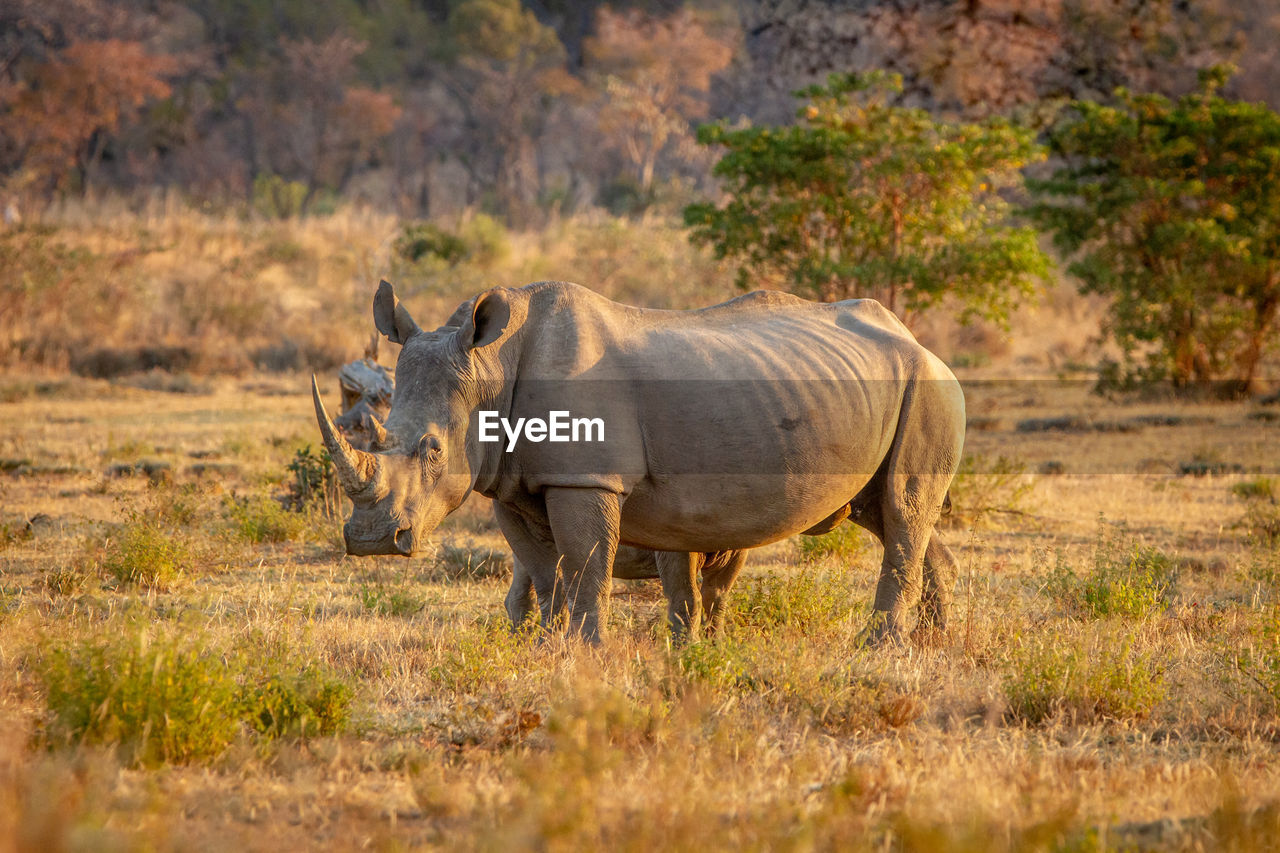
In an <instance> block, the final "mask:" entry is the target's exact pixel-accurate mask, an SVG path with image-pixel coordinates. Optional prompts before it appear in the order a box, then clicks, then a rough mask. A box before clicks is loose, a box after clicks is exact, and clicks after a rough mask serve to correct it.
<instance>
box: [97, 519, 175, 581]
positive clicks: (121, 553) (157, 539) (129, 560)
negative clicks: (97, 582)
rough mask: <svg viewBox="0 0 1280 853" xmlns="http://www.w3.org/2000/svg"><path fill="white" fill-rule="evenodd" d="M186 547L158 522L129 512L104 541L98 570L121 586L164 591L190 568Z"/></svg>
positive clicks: (167, 528)
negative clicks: (127, 516) (112, 533)
mask: <svg viewBox="0 0 1280 853" xmlns="http://www.w3.org/2000/svg"><path fill="white" fill-rule="evenodd" d="M191 563H192V553H191V548H190V546H188V545H187V543H186V541H185V539H184V538H183V537H182V536H181V535H180V534H178V533H176V532H174V531H172V530H170V529H169V527H168V525H166V524H164V523H163V522H162V521H160V520H158V519H156V518H154V517H151V516H149V515H147V514H145V513H143V512H139V511H131V512H130V513H129V520H128V521H127V522H125V523H124V524H123V525H121V526H120V527H119V529H118V530H117V532H116V534H115V535H114V536H112V537H110V538H108V539H107V541H106V542H105V543H104V544H103V550H102V562H101V567H102V571H103V572H105V573H106V574H107V575H109V576H110V577H112V578H114V579H115V581H116V583H118V584H120V585H121V586H142V587H147V588H150V589H164V588H166V587H168V586H170V585H171V584H173V583H174V582H175V581H177V580H178V578H180V577H181V576H182V575H183V574H184V573H185V572H186V571H187V570H189V569H190V568H191Z"/></svg>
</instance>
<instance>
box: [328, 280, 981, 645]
mask: <svg viewBox="0 0 1280 853" xmlns="http://www.w3.org/2000/svg"><path fill="white" fill-rule="evenodd" d="M374 322H375V325H376V326H377V327H378V329H379V331H381V332H382V333H383V334H385V335H386V336H387V337H388V338H389V339H390V340H391V341H392V342H394V343H399V344H402V345H403V349H402V351H401V353H400V360H399V363H398V365H397V368H396V377H397V386H396V390H395V396H394V398H393V400H392V406H391V413H390V415H389V416H388V418H387V422H386V438H385V440H383V441H379V442H377V446H376V447H375V451H376V452H373V453H368V452H360V451H356V450H354V449H352V448H351V447H350V445H349V444H347V443H346V441H345V440H344V439H342V437H341V436H340V435H339V434H338V433H337V431H336V429H335V428H334V427H333V424H332V421H330V420H329V418H328V415H327V414H326V413H325V411H324V407H323V405H322V404H321V402H320V398H319V393H318V390H315V389H314V386H313V391H314V392H315V403H316V413H317V418H318V420H319V422H320V427H321V431H322V433H323V435H324V439H325V444H326V446H327V447H328V449H329V451H330V454H331V455H332V456H333V458H334V464H335V467H336V469H337V472H338V475H339V478H340V480H341V482H342V485H343V488H344V489H345V490H346V491H347V494H348V495H349V496H350V497H351V499H352V502H353V503H354V509H353V511H352V515H351V518H350V519H349V520H348V522H347V524H346V526H345V528H344V531H343V533H344V536H345V539H346V543H347V551H348V553H351V554H405V555H410V554H413V553H414V551H415V550H417V549H418V548H419V547H420V546H421V545H422V544H423V543H425V541H426V538H427V536H428V535H429V534H430V532H431V531H432V530H434V529H435V527H436V526H437V525H438V524H439V523H440V521H441V519H443V518H444V516H445V515H447V514H448V513H449V512H451V511H453V510H454V509H456V508H457V507H458V506H460V505H461V504H462V502H463V501H464V500H465V499H466V497H467V495H468V494H469V493H470V492H471V491H472V490H473V489H474V490H476V491H479V492H480V493H481V494H484V495H487V496H488V497H491V498H493V500H494V502H495V512H496V515H497V518H498V523H499V525H500V526H501V528H502V531H503V533H504V535H505V536H506V538H507V541H508V543H509V544H510V546H511V548H512V551H513V553H514V554H515V557H516V559H517V560H518V561H519V562H520V564H521V565H522V566H523V567H524V570H525V571H527V572H528V574H529V576H530V577H531V578H532V580H533V585H534V588H535V589H536V591H537V594H538V600H539V605H540V607H541V608H542V610H543V617H544V622H545V623H547V624H551V622H552V618H554V617H556V616H558V615H559V611H560V610H561V609H564V610H567V612H568V623H569V627H570V629H571V630H572V631H574V632H576V633H577V634H579V635H581V636H582V637H584V638H586V639H588V640H591V641H595V640H598V638H599V636H600V632H601V628H602V612H603V610H604V608H605V606H606V605H607V601H608V591H609V582H610V577H611V571H612V566H613V562H614V555H615V553H616V551H617V548H618V545H619V543H623V544H628V545H633V546H636V547H641V548H648V549H653V550H663V551H666V552H684V554H683V558H682V564H683V566H682V570H681V571H679V572H675V571H672V572H670V573H669V577H664V578H663V581H664V587H665V588H666V589H667V592H668V596H669V597H670V598H672V600H676V599H679V600H681V601H687V602H689V604H688V605H687V607H688V608H689V609H693V608H694V607H695V606H700V605H697V604H695V603H696V602H698V601H699V598H700V591H698V590H696V589H694V585H693V579H694V576H695V575H696V568H694V566H695V565H696V558H695V557H694V556H693V555H696V554H698V553H711V552H720V551H740V550H742V549H748V548H754V547H757V546H760V545H765V544H768V543H770V542H774V541H777V540H779V539H783V538H786V537H789V536H792V535H795V534H797V533H802V532H811V533H820V532H823V531H825V530H829V529H831V528H833V527H834V526H835V525H837V524H839V523H840V522H841V521H844V520H846V519H847V520H850V521H853V522H855V523H857V524H860V525H861V526H863V527H865V528H867V529H868V530H870V531H871V532H872V533H874V534H875V535H876V536H877V537H878V538H879V539H880V540H881V542H883V543H884V546H885V547H884V557H883V559H882V562H881V570H880V579H879V582H878V585H877V588H876V596H875V603H874V611H873V614H872V617H871V619H870V622H869V623H868V625H867V627H866V628H865V629H864V631H863V633H862V635H861V637H860V641H861V642H867V643H876V642H880V641H882V640H884V639H886V638H893V639H897V638H899V637H900V636H901V634H902V633H903V631H904V630H905V629H906V627H907V620H908V618H909V616H910V614H911V612H912V611H913V610H914V608H915V607H916V605H917V604H922V607H921V620H920V625H919V630H931V629H943V628H945V625H946V618H947V610H948V606H949V603H950V599H951V595H952V589H951V587H952V585H953V584H954V580H955V573H956V564H955V560H954V559H953V558H952V556H951V554H950V552H949V551H948V549H947V548H946V546H945V545H943V544H942V543H941V542H940V541H939V540H938V538H937V535H936V533H935V531H934V525H935V523H936V521H937V518H938V514H939V512H940V510H941V508H942V506H943V502H944V500H945V497H946V491H947V488H948V486H949V485H950V483H951V479H952V477H953V476H954V475H955V471H956V468H957V467H958V465H959V461H960V454H961V448H962V445H963V442H964V397H963V395H962V393H961V391H960V387H959V383H957V382H956V380H955V377H954V376H953V375H952V373H951V372H950V370H948V369H947V367H946V365H944V364H943V363H942V362H941V361H940V360H939V359H937V358H936V357H935V356H934V355H933V354H931V353H930V352H928V351H927V350H926V349H924V348H923V347H921V346H920V344H919V343H918V342H917V341H916V340H915V339H914V338H913V337H912V335H911V333H910V332H909V331H908V330H907V329H906V327H905V326H903V325H902V323H901V322H900V321H899V320H898V319H897V318H896V317H895V316H894V315H893V314H892V313H890V312H888V311H886V310H885V309H884V308H883V307H882V306H881V305H880V304H879V303H877V302H875V301H873V300H848V301H845V302H837V303H830V304H817V303H811V302H808V301H805V300H803V299H799V298H797V297H793V296H790V295H787V294H781V293H772V292H766V291H760V292H756V293H751V294H748V295H746V296H742V297H739V298H737V299H734V300H731V301H729V302H726V303H724V304H722V305H717V306H713V307H711V308H705V309H702V310H699V311H682V312H677V311H652V310H642V309H637V308H630V307H626V306H622V305H618V304H616V303H614V302H611V301H609V300H607V299H605V298H604V297H602V296H599V295H598V294H595V293H593V292H591V291H589V290H587V289H585V288H581V287H579V286H577V285H572V284H566V283H562V282H539V283H537V284H531V285H528V286H526V287H523V288H519V289H514V290H509V289H505V288H494V289H492V290H488V291H486V292H484V293H481V294H480V295H479V296H477V297H475V298H474V299H472V300H469V301H468V302H465V303H463V304H462V305H461V306H460V307H459V309H458V311H457V312H455V314H454V317H453V318H452V319H451V321H450V322H449V323H448V324H446V325H445V326H443V327H441V328H440V329H437V330H436V331H435V332H425V331H423V330H422V329H420V328H419V327H418V325H417V323H416V322H414V320H413V318H412V317H411V316H410V314H409V312H408V311H407V310H406V309H405V307H404V306H403V305H401V304H400V303H399V301H398V300H397V299H396V298H395V295H394V292H393V291H392V288H391V285H389V284H387V283H386V282H383V283H382V284H381V285H380V286H379V289H378V293H377V296H376V297H375V299H374ZM537 380H558V381H554V382H541V381H537ZM570 380H572V381H570ZM579 380H600V381H595V382H587V381H579ZM697 380H712V381H732V382H735V383H741V384H740V386H739V385H736V384H735V385H734V386H733V387H734V389H735V390H734V392H733V393H725V394H719V395H715V396H711V397H709V396H708V395H707V394H706V393H705V392H702V391H700V390H699V388H698V387H697ZM762 380H768V381H762ZM601 388H605V389H607V391H608V393H606V394H604V395H602V394H601V392H600V389H601ZM549 389H551V390H549ZM484 409H492V410H496V411H498V412H500V413H501V414H502V415H503V416H505V417H507V418H509V419H515V418H517V417H546V415H547V412H548V411H550V410H552V409H560V410H568V411H570V412H573V413H575V414H578V413H589V414H590V415H591V416H593V417H603V419H604V421H605V423H606V424H607V429H608V436H607V438H608V440H607V441H605V442H601V443H593V444H585V443H576V444H563V443H561V444H554V443H549V442H542V443H533V442H528V441H525V442H521V443H520V444H519V445H518V446H517V447H516V449H515V450H514V451H513V452H510V453H507V452H505V451H504V445H503V444H501V443H481V442H479V440H478V418H477V415H476V413H477V411H479V410H484ZM663 562H665V559H664V561H663ZM673 562H674V561H673ZM659 569H660V571H661V570H662V565H661V564H660V565H659ZM684 569H687V571H684ZM548 617H552V618H548ZM690 621H692V620H690Z"/></svg>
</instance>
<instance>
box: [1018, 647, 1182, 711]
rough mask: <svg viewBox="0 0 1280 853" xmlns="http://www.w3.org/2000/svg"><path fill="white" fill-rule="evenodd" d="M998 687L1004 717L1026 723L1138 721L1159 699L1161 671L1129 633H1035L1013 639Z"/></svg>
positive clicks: (1153, 656) (1154, 657)
mask: <svg viewBox="0 0 1280 853" xmlns="http://www.w3.org/2000/svg"><path fill="white" fill-rule="evenodd" d="M1004 690H1005V695H1006V696H1007V697H1008V700H1009V713H1010V715H1011V716H1012V717H1013V718H1014V719H1017V720H1021V721H1024V722H1027V723H1031V724H1032V725H1039V724H1042V723H1046V722H1049V721H1052V720H1058V719H1063V720H1066V721H1069V722H1076V723H1086V722H1096V721H1099V720H1130V719H1142V718H1144V717H1146V716H1147V715H1148V714H1150V713H1151V710H1152V709H1153V708H1154V707H1155V705H1156V703H1158V702H1159V701H1160V700H1161V699H1162V698H1163V697H1164V670H1163V667H1162V665H1161V663H1160V660H1159V659H1158V657H1157V656H1156V655H1155V654H1153V653H1150V652H1143V651H1140V650H1138V649H1137V648H1136V646H1135V642H1134V637H1133V635H1132V634H1115V633H1106V632H1104V633H1102V634H1099V635H1097V636H1096V637H1092V638H1084V637H1060V636H1051V635H1039V636H1035V637H1032V638H1030V639H1023V640H1022V641H1020V642H1018V643H1015V645H1014V647H1013V649H1012V650H1011V652H1010V655H1009V668H1008V671H1007V672H1006V674H1005V676H1004Z"/></svg>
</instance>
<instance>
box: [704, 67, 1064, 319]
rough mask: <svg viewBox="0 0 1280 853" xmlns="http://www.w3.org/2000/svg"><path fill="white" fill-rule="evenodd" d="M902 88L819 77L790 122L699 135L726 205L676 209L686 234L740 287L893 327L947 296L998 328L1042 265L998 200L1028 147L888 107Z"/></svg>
mask: <svg viewBox="0 0 1280 853" xmlns="http://www.w3.org/2000/svg"><path fill="white" fill-rule="evenodd" d="M901 87H902V80H901V78H900V77H899V76H897V75H890V74H885V73H883V72H874V73H871V74H837V75H832V76H831V77H830V78H829V80H828V83H827V85H826V86H815V87H812V88H809V89H805V90H802V91H801V92H798V93H797V96H798V97H803V98H806V99H807V101H808V103H807V104H805V105H804V106H802V107H801V109H800V111H799V117H800V119H801V121H800V122H799V123H798V124H795V125H791V126H788V127H745V128H740V129H731V128H728V127H726V126H725V125H724V124H711V125H704V126H703V127H701V128H699V131H698V139H699V141H700V142H702V143H703V144H706V145H722V146H724V148H725V149H726V152H725V154H724V156H723V157H722V158H721V160H720V161H719V163H717V164H716V167H715V174H716V175H717V176H719V177H720V178H721V180H722V181H723V182H724V188H725V190H726V191H727V193H728V196H729V200H728V202H727V203H726V204H725V205H723V206H717V205H715V204H710V203H704V204H694V205H690V206H689V207H687V208H686V209H685V224H687V225H689V226H690V227H691V228H692V229H693V232H692V234H691V238H692V239H693V240H694V241H695V242H699V243H707V244H711V245H712V246H713V248H714V250H715V253H716V256H717V257H721V258H733V259H735V260H736V261H737V262H738V263H739V270H738V278H737V280H738V284H739V286H742V287H747V286H748V285H774V286H782V287H786V288H788V289H791V290H794V291H796V292H800V293H803V294H805V295H810V296H815V297H817V298H819V299H823V300H828V301H830V300H837V299H847V298H850V297H854V296H872V297H875V298H878V299H879V300H880V301H881V302H883V303H884V304H885V305H886V306H887V307H888V308H889V309H890V310H892V311H895V312H897V313H898V314H899V315H900V316H903V317H904V318H909V317H910V316H911V315H912V314H913V313H915V312H917V311H921V310H924V309H927V308H929V307H931V306H933V305H936V304H938V303H939V302H940V301H941V300H943V299H945V298H948V297H951V298H954V299H955V300H957V302H958V305H959V307H960V310H961V312H962V315H963V316H964V317H965V318H966V319H968V318H970V317H972V316H981V317H985V318H988V319H993V320H996V321H999V322H1006V321H1007V317H1008V312H1009V310H1010V308H1011V307H1012V306H1013V305H1014V304H1015V303H1016V302H1017V300H1018V299H1019V298H1020V297H1023V296H1025V295H1028V294H1030V292H1031V290H1032V287H1033V279H1034V278H1035V277H1036V276H1040V275H1043V274H1044V273H1045V272H1046V271H1047V269H1048V260H1047V259H1046V258H1045V256H1044V255H1043V254H1042V253H1041V252H1040V250H1039V248H1038V247H1037V245H1036V235H1035V232H1034V231H1033V230H1032V229H1030V228H1025V227H1015V226H1013V225H1011V224H1010V223H1009V222H1008V218H1009V210H1010V209H1009V205H1008V203H1007V202H1006V201H1005V200H1004V199H1003V198H1002V197H1001V196H1000V195H999V190H1001V189H1002V188H1008V187H1013V186H1017V185H1018V184H1020V182H1021V176H1020V174H1019V171H1018V170H1019V169H1020V168H1021V167H1022V166H1023V165H1024V164H1026V163H1027V162H1029V161H1031V160H1034V159H1037V158H1039V157H1040V156H1042V155H1041V151H1040V149H1039V148H1038V147H1037V146H1036V145H1035V144H1034V143H1033V141H1032V133H1031V131H1030V130H1026V129H1023V128H1019V127H1016V126H1014V125H1012V124H1010V123H1009V122H1008V121H1006V120H1004V119H999V118H993V119H989V120H987V121H984V122H982V123H981V124H958V123H951V122H946V121H939V120H937V119H935V118H933V117H932V116H930V115H929V114H928V113H927V112H925V111H924V110H919V109H909V108H906V107H900V106H894V105H892V104H891V103H890V100H891V98H892V96H893V95H894V94H895V93H897V92H900V91H901Z"/></svg>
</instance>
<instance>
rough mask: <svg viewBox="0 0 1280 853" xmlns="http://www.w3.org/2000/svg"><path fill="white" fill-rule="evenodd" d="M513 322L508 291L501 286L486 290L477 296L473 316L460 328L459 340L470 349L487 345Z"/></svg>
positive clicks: (500, 335)
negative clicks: (508, 301)
mask: <svg viewBox="0 0 1280 853" xmlns="http://www.w3.org/2000/svg"><path fill="white" fill-rule="evenodd" d="M510 322H511V306H510V305H509V304H508V303H507V292H506V290H505V289H503V288H501V287H495V288H493V289H492V290H486V291H485V292H484V293H482V294H480V295H479V296H477V297H476V301H475V304H474V305H473V306H472V308H471V316H470V317H468V318H467V319H466V320H464V321H463V323H462V327H461V328H460V329H458V340H459V341H461V342H462V344H463V346H466V347H468V348H469V349H476V348H478V347H482V346H486V345H488V344H491V343H493V342H494V341H496V340H497V339H498V338H500V337H502V333H503V332H505V331H506V329H507V324H508V323H510Z"/></svg>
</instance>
